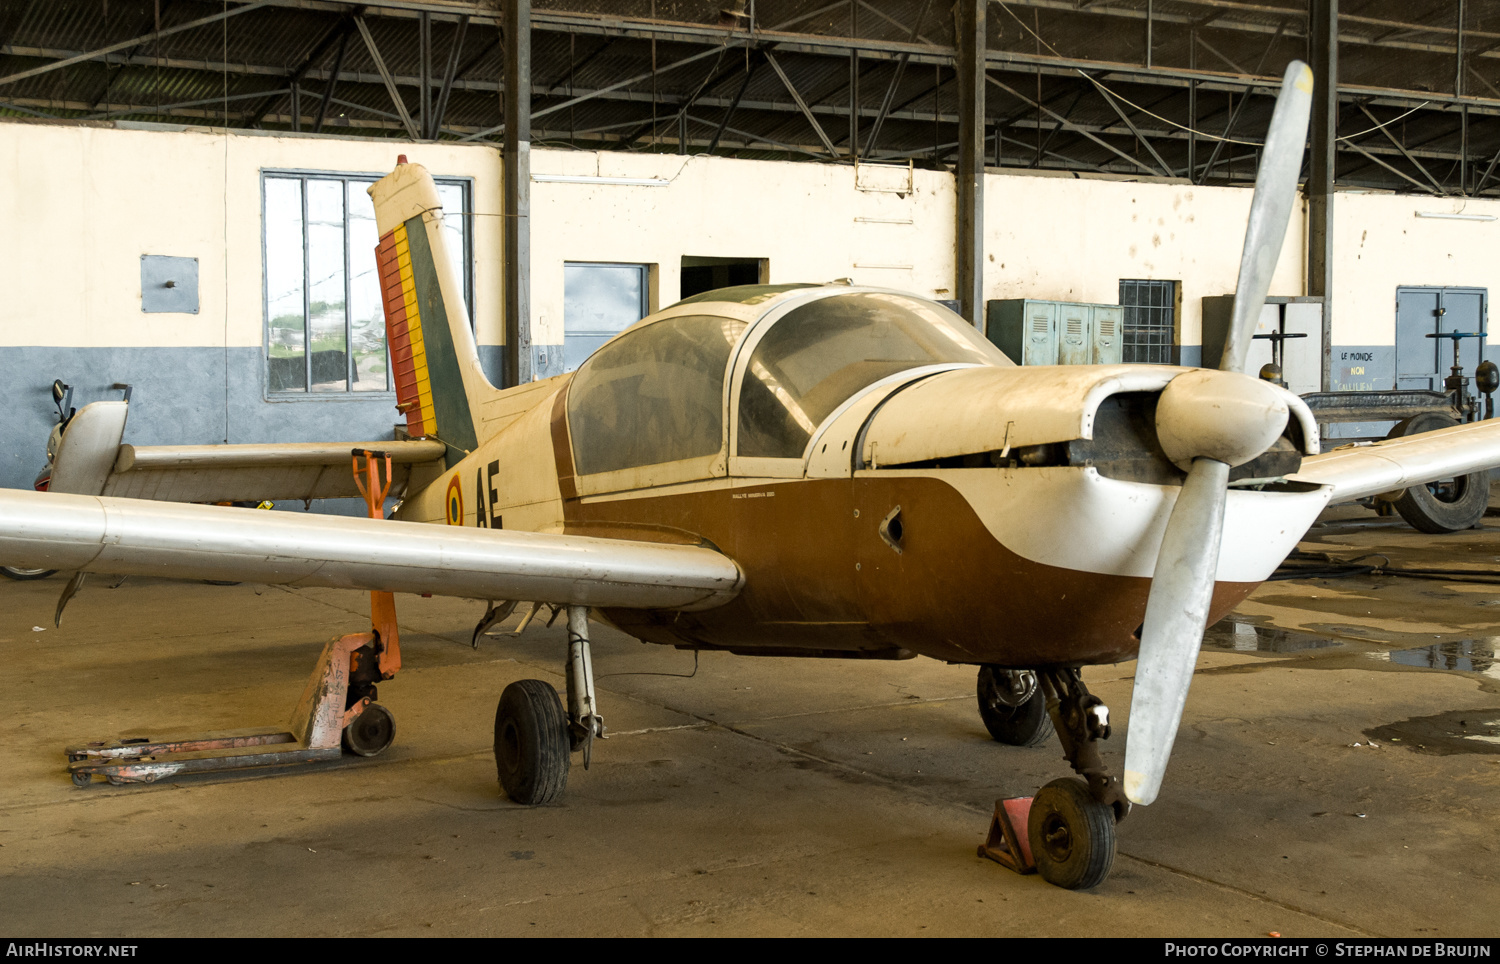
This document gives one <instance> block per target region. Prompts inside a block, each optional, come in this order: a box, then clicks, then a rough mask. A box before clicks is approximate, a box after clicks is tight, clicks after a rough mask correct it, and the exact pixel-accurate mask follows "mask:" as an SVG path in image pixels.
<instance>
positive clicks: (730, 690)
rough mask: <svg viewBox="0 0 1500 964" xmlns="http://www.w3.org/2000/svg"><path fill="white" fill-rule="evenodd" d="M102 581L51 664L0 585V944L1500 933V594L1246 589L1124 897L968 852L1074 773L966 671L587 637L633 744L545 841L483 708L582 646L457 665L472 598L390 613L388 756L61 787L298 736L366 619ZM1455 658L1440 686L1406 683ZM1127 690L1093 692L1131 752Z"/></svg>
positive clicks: (1330, 585) (557, 640)
mask: <svg viewBox="0 0 1500 964" xmlns="http://www.w3.org/2000/svg"><path fill="white" fill-rule="evenodd" d="M1486 522H1487V526H1486V528H1485V529H1484V530H1483V531H1478V530H1475V531H1469V532H1464V533H1459V534H1456V535H1452V536H1446V537H1432V536H1423V535H1420V534H1417V533H1415V532H1414V531H1413V530H1411V529H1408V528H1406V527H1405V526H1404V525H1402V524H1401V523H1400V522H1399V520H1395V521H1392V520H1383V519H1376V518H1375V517H1374V516H1372V515H1370V514H1369V513H1367V512H1364V511H1363V510H1340V511H1337V512H1334V513H1331V514H1330V515H1329V516H1326V517H1325V524H1324V525H1322V526H1321V527H1320V528H1317V529H1314V530H1313V534H1312V536H1311V537H1310V538H1309V541H1308V543H1307V544H1305V545H1304V548H1308V549H1314V550H1318V551H1333V552H1336V553H1339V554H1341V555H1355V554H1358V553H1359V552H1362V551H1367V550H1370V549H1374V548H1379V549H1380V550H1381V551H1383V552H1386V553H1387V554H1388V555H1389V556H1390V558H1391V560H1392V562H1393V564H1396V565H1410V566H1417V565H1427V566H1433V565H1441V566H1453V565H1463V566H1472V567H1475V568H1487V569H1492V570H1495V569H1500V565H1497V563H1500V519H1488V520H1486ZM110 582H112V580H109V579H105V578H101V577H93V579H92V580H91V581H90V583H89V585H88V586H87V587H86V588H85V589H84V590H83V592H82V593H81V594H80V595H79V597H78V598H77V599H75V600H74V601H73V603H72V604H71V606H70V608H69V609H68V612H67V616H66V619H65V621H64V624H63V628H62V629H61V630H54V629H51V628H48V629H45V630H36V629H33V627H43V626H46V627H50V625H51V614H52V610H53V607H54V605H55V602H56V597H57V594H58V592H59V591H60V590H61V589H62V581H61V579H60V578H53V579H50V580H46V581H42V582H32V583H15V582H9V581H3V580H0V658H3V660H4V663H5V665H6V672H5V673H4V676H3V682H0V691H3V693H4V705H5V708H6V709H5V715H6V723H5V726H4V728H3V730H0V752H3V755H0V763H3V766H4V767H5V771H6V773H7V775H8V778H7V779H5V780H4V781H3V782H0V929H3V930H4V931H5V932H7V933H10V934H12V935H18V934H26V935H35V936H47V935H58V936H62V935H68V936H89V935H99V936H104V935H134V936H151V935H328V936H332V935H341V936H342V935H360V934H392V935H427V934H434V935H497V936H498V935H517V934H520V935H543V934H546V935H552V934H590V935H595V934H597V935H703V934H736V935H740V934H746V935H843V934H849V935H924V934H928V935H966V936H967V935H1025V936H1037V935H1068V936H1073V935H1101V936H1121V935H1133V936H1146V935H1161V936H1184V937H1185V936H1209V935H1225V936H1246V937H1257V936H1265V935H1266V934H1268V933H1270V932H1273V931H1274V932H1278V933H1280V934H1282V935H1284V936H1287V937H1297V936H1308V935H1320V936H1338V935H1350V936H1370V935H1391V936H1416V937H1422V936H1461V935H1466V936H1493V935H1494V934H1495V931H1496V924H1495V908H1496V907H1500V881H1497V868H1500V841H1497V830H1500V808H1497V807H1496V803H1495V801H1496V800H1497V798H1500V795H1497V791H1500V738H1496V736H1495V734H1497V733H1500V694H1497V686H1500V664H1496V663H1493V662H1491V656H1492V654H1493V651H1494V648H1495V643H1496V642H1497V641H1500V628H1497V618H1496V614H1497V613H1500V609H1496V608H1494V607H1496V606H1500V600H1497V598H1496V590H1495V589H1494V588H1493V587H1491V586H1485V585H1475V584H1472V583H1450V582H1446V581H1428V580H1414V579H1393V578H1384V579H1378V578H1370V577H1360V578H1350V579H1340V580H1314V581H1309V582H1302V583H1270V584H1267V585H1266V586H1264V587H1262V588H1261V589H1260V590H1259V591H1258V592H1257V593H1256V594H1255V595H1254V596H1253V597H1252V598H1251V599H1250V600H1249V601H1247V602H1246V603H1245V604H1244V605H1243V606H1242V607H1241V608H1240V610H1239V611H1238V613H1237V614H1236V615H1235V616H1233V617H1231V620H1232V621H1226V623H1221V624H1220V625H1219V626H1218V627H1216V628H1215V629H1214V630H1212V631H1211V633H1210V636H1209V640H1208V645H1207V646H1206V647H1205V650H1204V653H1203V655H1202V657H1201V660H1200V663H1199V670H1198V674H1197V677H1196V679H1195V681H1194V684H1193V690H1192V694H1191V696H1190V697H1189V700H1188V705H1187V710H1186V713H1185V716H1184V723H1183V727H1182V730H1181V733H1180V735H1179V737H1178V741H1177V748H1176V752H1175V755H1174V757H1173V760H1172V765H1171V768H1170V769H1169V771H1168V773H1167V780H1166V784H1165V787H1164V790H1163V793H1162V796H1161V798H1160V799H1159V800H1158V802H1157V803H1156V804H1154V805H1152V806H1151V807H1143V808H1137V809H1136V811H1135V812H1134V813H1133V814H1132V815H1131V816H1130V818H1129V819H1128V820H1127V821H1126V822H1125V823H1124V824H1123V825H1122V826H1121V828H1120V852H1119V857H1118V858H1117V860H1116V863H1115V870H1114V874H1113V876H1112V877H1111V878H1110V879H1109V880H1108V881H1107V882H1105V883H1104V884H1103V885H1102V886H1101V887H1099V888H1098V889H1096V890H1094V891H1092V892H1079V893H1070V892H1065V891H1062V890H1058V889H1056V888H1054V887H1051V886H1049V885H1048V884H1046V883H1045V882H1043V881H1042V880H1041V879H1040V878H1038V877H1035V876H1031V877H1020V876H1017V875H1015V874H1013V873H1011V872H1010V871H1008V870H1005V869H1003V868H1001V867H1000V866H999V865H997V864H994V863H991V862H989V861H985V860H981V859H979V858H977V857H976V856H975V853H974V849H975V846H976V845H977V844H978V843H979V842H980V841H981V840H982V839H983V836H984V832H985V829H986V827H987V824H988V819H989V813H990V810H991V807H992V805H993V803H994V800H995V798H996V797H997V796H1010V795H1024V794H1030V793H1032V792H1034V791H1035V790H1036V789H1037V788H1038V787H1039V786H1041V785H1042V784H1044V783H1046V782H1047V781H1049V780H1052V779H1055V778H1056V777H1059V776H1064V775H1066V774H1067V773H1068V768H1067V765H1066V764H1065V762H1064V761H1063V760H1062V757H1061V754H1060V751H1059V749H1058V746H1057V744H1056V743H1055V742H1052V743H1050V744H1048V745H1045V746H1043V747H1040V748H1037V749H1015V748H1009V747H1004V746H1001V745H998V744H996V743H994V742H992V741H991V740H990V739H989V738H988V736H987V735H986V733H985V731H984V728H983V726H982V725H981V724H980V721H979V717H978V714H977V712H976V710H975V707H974V695H973V692H974V670H973V669H972V668H966V667H955V666H945V665H942V664H940V663H936V662H933V661H931V660H926V659H919V660H913V661H909V662H903V663H879V662H874V663H870V662H852V661H833V660H803V661H791V660H784V659H751V658H744V657H734V656H726V655H719V654H704V655H703V657H702V661H701V665H700V667H699V669H698V672H697V675H696V676H694V677H693V678H691V679H683V678H672V677H667V676H649V675H648V676H640V675H636V676H631V675H610V674H627V673H646V672H655V673H688V672H690V671H691V670H692V668H693V657H692V655H691V654H687V653H679V652H676V651H673V650H668V649H663V648H660V647H654V646H645V645H642V644H639V643H636V642H634V641H632V640H630V639H628V638H625V637H622V636H621V635H620V634H618V633H614V632H612V631H610V630H608V629H605V628H603V627H600V628H599V629H598V630H597V631H596V646H595V667H596V671H597V673H598V674H599V675H600V677H601V679H600V687H601V699H602V710H603V713H604V715H605V718H606V719H607V720H608V721H609V725H610V727H611V730H612V735H613V738H612V739H611V740H609V741H608V742H607V743H603V744H598V745H597V746H596V753H595V758H594V765H593V768H592V769H591V770H590V771H588V772H585V771H584V770H583V769H582V767H581V765H579V762H578V758H577V757H575V766H574V769H573V771H572V774H571V777H570V779H569V785H568V790H567V792H566V794H565V795H564V797H563V799H562V800H561V802H559V803H557V804H555V805H552V806H547V807H542V808H538V809H526V808H522V807H518V806H515V805H513V804H511V803H510V802H509V801H508V800H506V799H505V798H504V797H503V796H502V795H501V794H500V792H499V790H498V787H497V785H496V781H495V771H494V764H493V760H492V757H491V751H490V740H491V729H492V721H493V713H494V706H495V701H496V699H497V698H498V696H499V693H500V691H501V690H502V689H503V688H504V686H505V685H506V684H507V683H509V682H511V681H512V680H516V679H521V678H526V677H539V678H541V679H545V680H549V681H551V682H553V683H554V684H557V685H561V682H562V681H561V676H560V669H561V653H562V651H563V648H564V646H565V639H564V634H563V632H562V630H561V627H560V625H559V626H556V627H554V628H553V629H551V630H544V629H539V628H535V627H534V628H532V629H530V630H528V631H527V632H526V634H525V635H523V636H521V637H519V638H515V637H508V636H507V637H500V638H496V639H490V640H486V641H485V642H483V643H482V645H481V647H480V649H479V650H478V651H475V650H473V649H471V648H470V646H469V632H470V630H471V628H472V626H473V624H474V621H475V620H476V619H477V618H478V616H479V612H480V607H479V606H478V604H475V603H466V602H462V601H455V600H442V599H420V598H416V597H401V598H400V599H399V600H398V604H397V605H398V610H399V612H400V614H401V619H402V632H403V640H402V641H403V649H404V654H405V661H406V668H405V669H404V670H403V672H402V673H401V676H400V677H399V678H398V679H397V680H395V681H393V682H391V683H387V684H384V685H382V687H381V697H382V702H383V703H385V704H386V705H387V706H389V707H390V708H391V709H392V710H393V712H394V713H395V715H396V718H397V722H398V735H397V742H396V745H395V746H394V747H393V748H392V749H391V750H389V751H388V752H387V753H386V754H385V755H384V756H382V757H380V758H378V759H375V760H359V759H354V758H346V759H345V760H343V761H340V762H336V763H329V764H317V765H312V766H308V767H305V768H302V769H299V770H295V771H292V772H283V773H282V774H281V775H277V776H274V777H271V776H267V775H265V774H264V773H258V774H254V775H244V776H238V777H224V776H218V777H194V778H185V779H179V780H177V781H174V782H169V783H163V784H157V785H154V786H135V787H111V786H108V785H105V784H96V785H94V786H92V787H90V788H87V789H77V788H75V787H73V786H72V784H71V783H70V782H69V780H68V778H67V775H66V773H65V772H64V761H63V756H62V752H61V751H62V748H63V746H64V745H65V744H67V743H70V742H80V741H84V740H88V739H97V738H101V737H106V736H116V735H122V736H123V735H152V736H160V735H163V734H168V733H173V732H178V733H180V732H187V733H191V732H194V731H203V730H212V729H226V728H236V727H245V726H253V725H258V724H262V723H266V724H274V723H278V722H280V721H282V720H283V719H284V718H285V716H286V715H287V714H288V713H289V711H290V710H291V708H292V706H293V704H294V703H295V702H296V699H297V696H298V694H299V693H300V692H301V688H302V684H303V679H304V678H305V676H306V674H307V673H308V672H309V670H310V668H311V666H312V663H313V661H314V660H315V658H316V656H317V654H318V651H319V649H320V647H321V645H322V644H323V642H324V641H326V640H327V639H329V638H330V637H332V636H335V635H338V634H340V633H344V632H356V631H360V629H361V628H362V622H363V620H364V618H365V617H364V613H365V611H366V610H365V606H366V602H365V598H366V597H364V596H362V595H360V594H358V593H352V592H339V591H325V590H306V591H285V590H280V589H266V588H264V587H256V586H249V585H241V586H209V585H201V584H192V583H188V584H184V583H172V582H166V581H157V580H150V579H139V578H132V579H130V580H128V581H126V582H125V583H124V584H123V585H121V586H119V587H118V588H114V589H111V588H109V584H110ZM560 622H561V621H559V623H560ZM514 623H515V620H514V619H513V620H512V621H511V622H510V624H509V625H510V626H512V627H513V626H514ZM1257 627H1259V629H1257ZM1463 641H1471V642H1463ZM1439 645H1441V646H1443V647H1444V648H1443V649H1442V650H1438V651H1435V652H1436V654H1437V655H1436V656H1434V657H1433V659H1434V660H1435V661H1437V662H1440V663H1441V662H1443V660H1445V659H1446V660H1447V661H1448V662H1447V664H1446V665H1451V666H1453V667H1455V668H1454V669H1451V670H1432V669H1424V668H1419V667H1417V666H1413V665H1408V663H1410V662H1418V661H1427V660H1428V656H1429V650H1428V648H1429V647H1433V646H1439ZM1393 651H1395V652H1396V655H1395V656H1394V657H1393V656H1391V655H1390V654H1391V653H1392V652H1393ZM1465 653H1467V655H1464V654H1465ZM1445 654H1446V655H1445ZM1455 654H1456V655H1455ZM1403 660H1404V661H1406V662H1403ZM1133 669H1134V664H1123V665H1120V666H1114V667H1099V668H1094V669H1091V670H1089V671H1087V672H1086V674H1085V678H1086V680H1087V681H1088V682H1089V684H1090V685H1091V687H1092V688H1093V689H1094V691H1095V692H1096V693H1098V694H1099V695H1100V696H1102V697H1103V698H1104V700H1105V701H1106V702H1107V703H1108V704H1109V705H1110V706H1111V708H1112V710H1113V712H1114V718H1115V720H1116V721H1117V733H1118V732H1120V731H1121V727H1120V726H1119V724H1121V723H1124V722H1126V717H1127V712H1128V709H1129V697H1130V683H1129V680H1130V677H1131V673H1132V672H1133ZM1486 738H1487V739H1486ZM1372 739H1373V745H1372V744H1371V741H1372ZM1110 742H1111V743H1112V744H1115V745H1114V746H1113V747H1111V752H1108V753H1106V758H1107V759H1109V760H1110V762H1111V763H1112V764H1113V765H1114V766H1115V767H1116V768H1118V766H1119V763H1120V753H1121V751H1122V749H1123V746H1122V745H1121V744H1123V740H1121V739H1119V737H1118V736H1117V737H1116V739H1114V740H1112V741H1110ZM1117 772H1118V770H1117Z"/></svg>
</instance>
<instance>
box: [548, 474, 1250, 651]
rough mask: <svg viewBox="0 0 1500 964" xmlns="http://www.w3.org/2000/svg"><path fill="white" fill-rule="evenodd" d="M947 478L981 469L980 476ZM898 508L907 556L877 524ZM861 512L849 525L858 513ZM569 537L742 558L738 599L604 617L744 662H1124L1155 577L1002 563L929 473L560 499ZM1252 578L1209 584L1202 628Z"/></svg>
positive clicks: (997, 546)
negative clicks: (878, 654) (898, 652)
mask: <svg viewBox="0 0 1500 964" xmlns="http://www.w3.org/2000/svg"><path fill="white" fill-rule="evenodd" d="M953 471H983V470H982V469H968V470H953ZM896 506H900V507H901V520H902V529H903V531H902V540H901V546H902V551H901V552H899V553H898V552H896V551H895V549H893V548H892V547H891V546H889V545H887V544H886V542H885V541H884V540H883V539H881V537H880V533H879V526H880V523H881V521H882V520H883V519H884V518H885V517H886V515H887V514H888V513H889V512H890V511H891V510H892V509H894V508H895V507H896ZM856 510H857V511H858V515H857V516H856V514H855V512H856ZM565 514H566V517H567V530H568V531H569V532H570V533H572V532H575V531H576V532H578V533H579V534H596V533H600V532H601V530H605V529H615V531H617V532H619V533H620V534H621V535H624V534H626V533H627V532H628V534H629V537H631V538H637V539H647V540H650V539H653V538H654V537H653V534H652V531H653V530H658V531H659V530H661V528H662V527H668V531H670V530H675V531H672V532H671V534H670V536H668V535H667V532H662V535H663V536H665V537H666V538H669V539H671V541H679V540H682V539H683V537H684V535H685V534H687V533H694V534H697V535H698V536H699V537H701V538H702V539H703V540H704V541H705V542H707V543H709V544H711V545H713V546H715V547H716V548H718V549H719V550H720V551H721V552H723V553H725V554H726V555H728V556H729V557H730V558H731V559H734V560H735V561H736V562H737V563H739V565H740V567H741V569H742V570H743V571H744V573H745V588H744V589H743V590H742V591H741V592H740V594H739V596H737V597H736V598H735V599H734V600H733V601H731V602H730V603H728V604H726V605H724V606H721V607H719V608H717V609H711V610H707V611H704V612H695V613H677V612H652V611H640V610H607V611H606V612H605V615H606V616H607V618H608V619H609V620H610V621H611V622H613V623H614V624H615V625H617V626H619V627H620V628H621V629H623V630H625V631H626V632H629V633H631V634H632V635H635V636H637V637H639V638H641V639H645V640H648V641H651V642H658V643H667V644H674V645H701V646H710V647H723V648H732V649H736V650H742V651H748V650H754V649H758V648H768V649H775V650H778V651H785V650H788V649H807V650H824V651H827V650H855V651H864V652H873V651H880V650H892V649H897V648H900V649H907V650H911V651H914V652H917V653H921V654H923V655H926V656H931V657H934V658H936V659H944V660H952V661H955V662H963V663H997V664H1000V665H1002V666H1015V667H1024V666H1051V665H1075V666H1076V665H1083V664H1090V663H1114V662H1119V661H1121V660H1126V659H1131V658H1133V657H1134V656H1135V653H1136V649H1137V647H1138V646H1139V642H1140V641H1139V640H1138V639H1137V638H1136V635H1135V632H1136V629H1137V628H1138V627H1139V626H1140V624H1141V621H1142V619H1143V618H1144V614H1145V611H1146V596H1147V593H1148V592H1149V591H1150V587H1151V580H1149V579H1145V578H1141V577H1133V576H1111V575H1101V574H1098V573H1090V572H1080V571H1076V570H1071V569H1062V568H1058V567H1055V566H1048V565H1044V564H1042V563H1037V562H1032V561H1030V560H1028V559H1024V558H1022V557H1021V556H1018V555H1016V554H1015V553H1014V552H1011V551H1010V550H1009V549H1007V548H1006V547H1005V546H1004V545H1002V544H1001V543H1000V542H999V541H998V540H996V539H995V537H994V536H993V535H992V534H991V533H990V531H989V529H988V528H986V527H985V525H984V522H983V521H982V520H981V519H980V518H979V516H978V515H977V514H976V513H975V512H974V510H973V508H972V507H970V505H969V503H968V502H967V501H966V500H965V499H964V498H963V496H962V495H960V494H959V492H958V491H957V490H956V489H955V488H953V486H951V485H949V484H948V483H947V482H945V481H943V480H942V479H941V478H934V477H911V476H906V477H896V478H878V477H875V478H871V477H863V478H856V479H804V480H789V481H786V482H778V483H774V484H767V485H763V486H752V487H749V488H738V489H717V490H710V491H700V492H693V493H681V494H672V495H662V496H654V497H653V496H642V497H640V498H630V499H618V500H612V501H605V502H587V503H585V502H582V501H580V500H577V499H573V500H568V501H567V502H566V503H565ZM1255 585H1256V584H1255V583H1223V582H1221V583H1219V584H1217V585H1216V586H1215V588H1214V597H1213V603H1212V606H1211V612H1210V617H1209V618H1210V621H1213V620H1216V619H1218V618H1219V617H1221V616H1222V615H1224V614H1225V613H1227V612H1228V611H1229V610H1231V609H1233V608H1234V606H1235V605H1237V604H1238V603H1239V602H1240V600H1242V599H1244V598H1245V596H1247V595H1249V593H1250V591H1251V590H1253V589H1254V588H1255Z"/></svg>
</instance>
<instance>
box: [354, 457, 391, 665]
mask: <svg viewBox="0 0 1500 964" xmlns="http://www.w3.org/2000/svg"><path fill="white" fill-rule="evenodd" d="M350 452H351V454H352V455H353V464H354V484H355V485H356V486H358V487H359V494H360V495H362V496H364V497H365V505H367V506H368V507H369V510H370V518H372V519H384V518H385V497H386V495H387V494H388V493H389V492H390V491H391V456H390V453H389V452H377V451H371V450H369V449H351V450H350ZM361 460H363V462H364V464H363V465H361V464H360V462H361ZM382 460H384V462H385V481H384V482H382V481H381V472H380V463H381V461H382ZM361 476H363V478H361ZM370 626H371V628H372V629H373V630H374V633H375V638H376V649H377V650H378V651H379V653H380V678H381V679H390V678H391V677H393V676H395V675H396V674H397V673H398V672H400V671H401V637H400V634H399V633H398V632H397V631H396V597H395V595H393V594H392V593H388V592H372V593H370Z"/></svg>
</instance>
